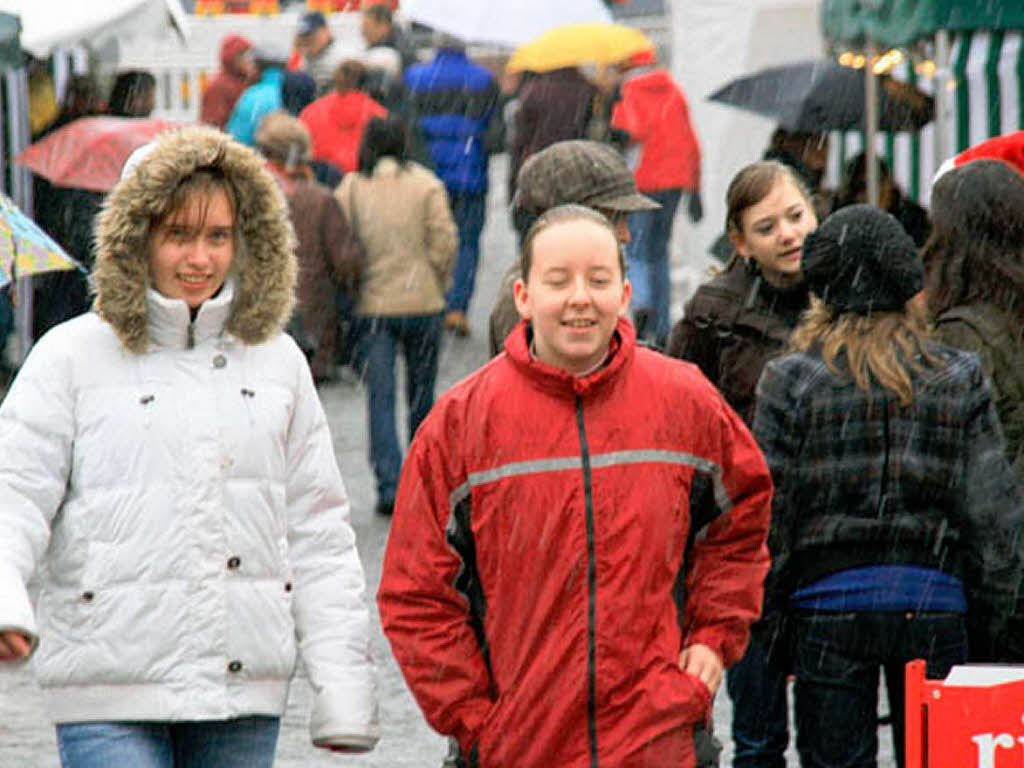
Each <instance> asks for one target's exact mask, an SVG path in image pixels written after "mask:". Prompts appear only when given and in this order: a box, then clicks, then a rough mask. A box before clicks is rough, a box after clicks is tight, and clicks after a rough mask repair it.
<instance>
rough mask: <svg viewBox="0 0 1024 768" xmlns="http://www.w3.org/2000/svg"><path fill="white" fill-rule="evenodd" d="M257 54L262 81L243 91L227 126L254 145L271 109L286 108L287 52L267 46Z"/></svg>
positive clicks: (239, 139) (228, 130) (236, 138)
mask: <svg viewBox="0 0 1024 768" xmlns="http://www.w3.org/2000/svg"><path fill="white" fill-rule="evenodd" d="M253 55H254V56H255V59H256V69H257V71H258V72H259V80H257V81H256V82H255V83H254V84H253V85H250V86H249V87H248V88H246V89H245V91H243V92H242V95H241V96H240V97H239V99H238V102H237V103H236V104H235V108H234V110H233V111H232V112H231V117H230V118H228V123H227V125H226V126H224V130H225V131H226V132H227V133H229V134H231V136H232V138H234V139H235V140H236V141H239V142H241V143H242V144H246V145H248V146H250V147H253V146H255V145H256V129H257V128H259V127H260V121H262V120H263V118H264V117H266V116H267V115H269V114H270V113H271V112H276V111H277V110H279V109H284V97H283V95H282V88H283V86H284V64H285V58H284V55H283V54H281V53H277V52H274V51H271V50H268V49H266V48H256V49H254V52H253Z"/></svg>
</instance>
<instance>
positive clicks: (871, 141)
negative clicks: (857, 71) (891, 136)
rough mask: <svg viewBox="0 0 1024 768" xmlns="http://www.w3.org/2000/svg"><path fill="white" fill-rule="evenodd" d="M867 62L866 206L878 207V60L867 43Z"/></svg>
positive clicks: (865, 116)
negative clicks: (876, 156) (876, 153)
mask: <svg viewBox="0 0 1024 768" xmlns="http://www.w3.org/2000/svg"><path fill="white" fill-rule="evenodd" d="M864 56H865V58H866V59H867V62H866V63H865V64H864V123H865V125H864V144H865V147H864V168H865V170H866V171H867V174H866V177H865V179H866V181H867V194H868V205H878V162H877V161H876V160H875V152H876V151H877V149H878V147H877V142H876V141H875V136H876V135H877V134H878V76H877V75H876V74H875V61H876V60H877V58H878V47H877V46H876V45H875V43H873V42H871V41H868V44H867V47H866V49H865V51H864Z"/></svg>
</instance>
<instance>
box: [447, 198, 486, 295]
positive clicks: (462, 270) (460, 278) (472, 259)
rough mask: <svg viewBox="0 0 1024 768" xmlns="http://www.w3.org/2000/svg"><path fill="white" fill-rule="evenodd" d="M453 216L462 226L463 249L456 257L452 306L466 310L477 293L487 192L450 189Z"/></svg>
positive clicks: (460, 226) (460, 229)
mask: <svg viewBox="0 0 1024 768" xmlns="http://www.w3.org/2000/svg"><path fill="white" fill-rule="evenodd" d="M448 200H449V202H450V203H451V206H452V216H453V217H454V218H455V224H456V225H457V226H458V228H459V253H458V256H457V257H456V259H455V274H454V275H453V276H452V287H451V290H450V291H448V296H447V300H448V309H451V310H458V311H460V312H465V311H466V310H467V309H468V308H469V300H470V299H471V298H472V297H473V287H474V285H475V284H476V265H477V262H478V261H479V260H480V234H481V233H482V232H483V231H484V217H485V216H486V214H487V193H486V192H477V193H467V194H456V193H452V192H449V193H448Z"/></svg>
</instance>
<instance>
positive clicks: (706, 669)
mask: <svg viewBox="0 0 1024 768" xmlns="http://www.w3.org/2000/svg"><path fill="white" fill-rule="evenodd" d="M679 668H680V669H681V670H683V672H686V673H687V674H690V675H693V676H694V677H697V678H699V679H700V681H701V682H702V683H704V685H706V686H707V687H708V690H709V691H710V692H711V695H712V696H714V695H715V691H717V690H718V686H719V685H721V683H722V672H723V665H722V660H721V659H720V658H719V657H718V654H717V653H715V652H714V651H713V650H711V649H710V648H708V647H707V646H706V645H702V644H700V643H696V644H694V645H690V646H687V647H686V648H684V649H683V652H682V653H680V654H679Z"/></svg>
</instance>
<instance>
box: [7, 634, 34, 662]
mask: <svg viewBox="0 0 1024 768" xmlns="http://www.w3.org/2000/svg"><path fill="white" fill-rule="evenodd" d="M31 649H32V644H31V643H30V642H29V641H28V638H27V637H25V636H24V635H23V634H21V633H20V632H12V631H10V630H6V631H4V632H0V662H2V661H21V660H22V659H27V658H28V654H29V651H31Z"/></svg>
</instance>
